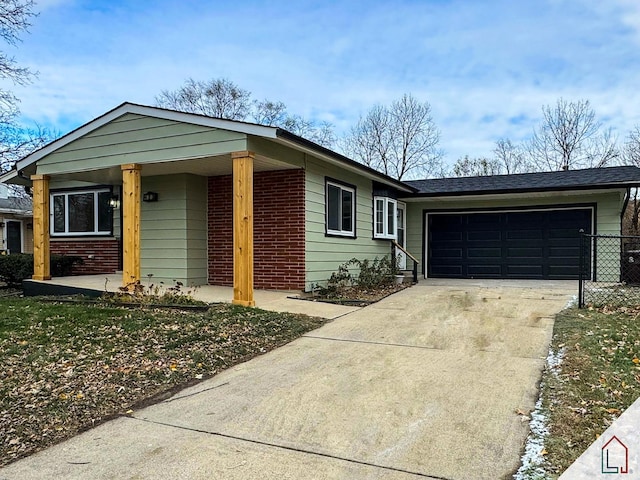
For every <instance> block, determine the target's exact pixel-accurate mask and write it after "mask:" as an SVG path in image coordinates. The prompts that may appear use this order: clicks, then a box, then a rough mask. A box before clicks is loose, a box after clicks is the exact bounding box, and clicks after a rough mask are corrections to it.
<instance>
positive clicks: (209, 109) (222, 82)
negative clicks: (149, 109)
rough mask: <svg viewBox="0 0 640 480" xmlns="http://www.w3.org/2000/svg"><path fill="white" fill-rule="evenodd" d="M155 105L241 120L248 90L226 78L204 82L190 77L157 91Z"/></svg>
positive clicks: (248, 103)
mask: <svg viewBox="0 0 640 480" xmlns="http://www.w3.org/2000/svg"><path fill="white" fill-rule="evenodd" d="M156 105H158V106H159V107H164V108H170V109H172V110H180V111H182V112H188V113H199V114H202V115H208V116H211V117H217V118H226V119H229V120H244V119H245V118H247V116H248V115H249V112H250V110H251V93H250V92H249V91H247V90H244V89H242V88H240V87H238V86H237V85H236V84H235V83H233V82H232V81H231V80H228V79H226V78H218V79H213V80H209V81H207V82H203V81H196V80H194V79H192V78H189V79H187V81H186V82H185V84H184V85H183V86H182V87H180V88H179V89H177V90H163V91H162V92H160V95H158V96H157V97H156Z"/></svg>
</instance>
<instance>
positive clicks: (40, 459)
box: [0, 282, 575, 480]
mask: <svg viewBox="0 0 640 480" xmlns="http://www.w3.org/2000/svg"><path fill="white" fill-rule="evenodd" d="M574 290H575V288H574V284H573V283H571V284H555V285H554V284H549V283H543V282H540V283H536V282H534V283H533V284H531V285H529V284H518V283H501V284H497V283H494V284H493V285H492V286H491V288H486V287H483V286H481V285H477V286H474V285H470V284H465V283H463V282H452V283H451V282H450V283H449V284H447V282H443V284H441V285H434V284H429V282H425V283H422V284H420V285H418V286H414V287H413V288H410V289H407V290H404V291H402V292H400V293H398V294H396V295H393V296H391V297H388V298H387V299H385V300H383V301H381V302H379V303H377V304H375V305H371V306H369V307H366V308H362V309H359V310H357V311H354V312H352V313H349V314H347V315H345V316H342V317H340V318H338V319H337V320H334V321H333V322H331V323H329V324H327V325H325V326H324V327H322V328H320V329H318V330H315V331H313V332H310V333H308V334H307V335H305V336H304V337H303V338H300V339H298V340H296V341H294V342H292V343H290V344H288V345H286V346H284V347H282V348H279V349H277V350H275V351H272V352H270V353H268V354H266V355H263V356H261V357H258V358H255V359H253V360H251V361H249V362H246V363H244V364H241V365H238V366H236V367H234V368H231V369H229V370H227V371H225V372H222V373H221V374H219V375H217V376H216V377H214V378H212V379H211V380H209V381H206V382H202V383H200V384H199V385H197V386H195V387H193V388H190V389H187V390H184V391H182V392H180V393H178V394H177V395H176V396H174V397H172V398H170V399H168V400H166V401H164V402H162V403H159V404H157V405H154V406H151V407H149V408H146V409H144V410H141V411H137V412H134V414H133V415H132V416H131V417H124V418H120V419H117V420H115V421H112V422H108V423H106V424H104V425H101V426H99V427H97V428H95V429H93V430H90V431H88V432H85V433H83V434H81V435H78V436H77V437H74V438H72V439H70V440H69V441H66V442H64V443H61V444H59V445H57V446H54V447H52V448H49V449H47V450H45V451H43V452H41V453H39V454H35V455H33V456H31V457H29V458H26V459H23V460H21V461H18V462H16V463H14V464H11V465H9V466H8V467H5V468H4V469H2V470H0V479H2V480H8V479H51V478H65V479H87V478H91V479H115V478H118V479H120V478H124V479H134V478H135V479H157V478H172V479H174V478H175V479H180V478H184V479H217V478H220V479H223V478H224V479H253V478H259V479H296V480H297V479H302V480H304V479H309V480H310V479H323V478H326V479H346V478H348V479H371V478H385V479H398V480H400V479H402V480H405V479H406V480H408V479H417V478H433V479H451V480H454V479H455V480H457V479H460V480H463V479H464V480H467V479H485V478H486V479H499V478H507V477H509V475H510V474H511V473H513V471H514V470H515V469H516V468H517V466H518V463H519V459H520V454H521V449H522V447H523V443H524V440H525V437H526V435H527V431H528V424H527V423H526V422H523V421H522V419H521V417H520V416H519V415H518V414H517V413H516V410H518V409H521V410H525V411H528V410H531V409H532V408H533V406H534V403H535V399H536V398H537V383H538V381H539V379H540V374H541V370H542V368H543V365H544V358H545V356H546V353H547V349H548V343H549V340H550V337H551V331H552V325H553V315H554V314H555V313H556V312H558V311H559V310H560V309H562V308H563V307H564V306H565V305H566V304H567V302H568V300H569V299H570V297H571V295H572V294H573V293H574ZM300 303H303V302H300Z"/></svg>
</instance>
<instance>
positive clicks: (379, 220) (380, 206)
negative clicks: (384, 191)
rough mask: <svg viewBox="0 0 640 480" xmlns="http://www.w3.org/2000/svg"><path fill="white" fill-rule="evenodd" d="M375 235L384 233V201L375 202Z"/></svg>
mask: <svg viewBox="0 0 640 480" xmlns="http://www.w3.org/2000/svg"><path fill="white" fill-rule="evenodd" d="M376 233H377V234H379V235H382V234H383V233H384V200H381V199H380V200H376Z"/></svg>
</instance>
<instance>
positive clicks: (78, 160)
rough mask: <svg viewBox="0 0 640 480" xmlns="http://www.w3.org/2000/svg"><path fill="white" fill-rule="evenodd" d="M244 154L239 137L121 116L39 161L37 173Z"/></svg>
mask: <svg viewBox="0 0 640 480" xmlns="http://www.w3.org/2000/svg"><path fill="white" fill-rule="evenodd" d="M246 149H247V138H246V135H245V134H243V133H238V132H230V131H227V130H220V129H215V128H210V127H203V126H198V125H191V124H186V123H179V122H175V121H171V120H163V119H158V118H152V117H142V116H138V115H132V114H127V115H124V116H122V117H120V118H118V119H116V120H113V121H112V122H110V123H108V124H106V125H104V126H102V127H100V128H97V129H96V130H94V131H93V132H90V133H88V134H86V135H84V136H82V137H81V138H79V139H77V140H74V141H73V142H70V143H69V144H67V145H65V146H64V147H61V148H60V149H58V150H56V151H55V152H53V153H51V154H49V155H47V156H46V157H44V158H42V159H41V160H39V161H38V173H42V174H59V173H66V172H79V171H90V170H96V169H104V168H108V167H115V166H120V165H122V164H125V163H140V164H145V163H153V162H164V161H171V160H181V159H186V158H200V157H207V156H213V155H220V154H224V153H229V152H233V151H240V150H246Z"/></svg>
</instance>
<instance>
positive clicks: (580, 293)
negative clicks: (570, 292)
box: [578, 229, 587, 308]
mask: <svg viewBox="0 0 640 480" xmlns="http://www.w3.org/2000/svg"><path fill="white" fill-rule="evenodd" d="M586 238H587V236H586V235H585V234H584V230H582V229H580V260H579V261H578V308H583V307H584V286H583V278H582V277H583V269H584V244H585V242H586Z"/></svg>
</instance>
